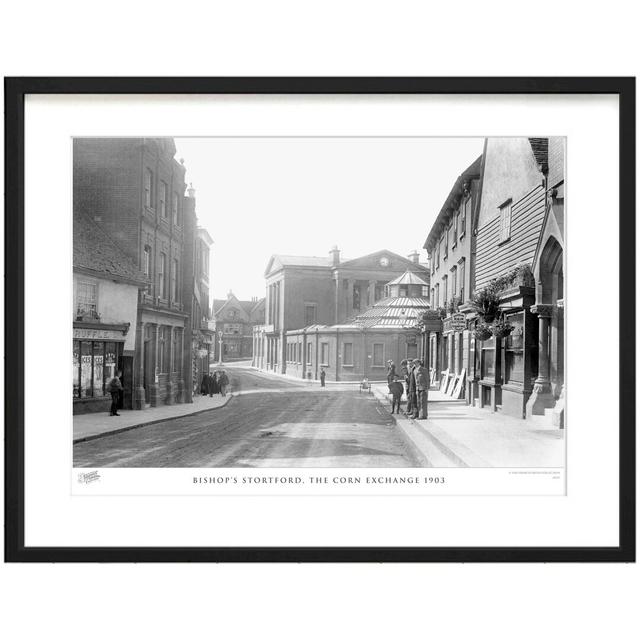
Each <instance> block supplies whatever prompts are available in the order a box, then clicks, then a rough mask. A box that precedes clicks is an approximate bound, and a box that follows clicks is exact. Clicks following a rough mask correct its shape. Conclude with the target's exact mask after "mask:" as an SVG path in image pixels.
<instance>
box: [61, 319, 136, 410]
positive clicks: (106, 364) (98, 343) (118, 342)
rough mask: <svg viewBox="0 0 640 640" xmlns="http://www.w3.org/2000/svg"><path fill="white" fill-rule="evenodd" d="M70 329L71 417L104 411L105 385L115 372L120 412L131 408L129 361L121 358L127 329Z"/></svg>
mask: <svg viewBox="0 0 640 640" xmlns="http://www.w3.org/2000/svg"><path fill="white" fill-rule="evenodd" d="M82 324H83V323H74V328H73V358H72V376H73V413H74V414H77V413H94V412H99V411H108V410H109V406H110V404H111V395H110V393H109V383H110V382H111V380H112V379H113V377H114V376H116V375H117V373H118V371H121V372H122V373H121V376H120V381H121V382H122V386H123V392H122V394H121V398H120V407H121V408H131V398H132V393H133V376H132V375H131V374H132V366H131V365H132V362H131V361H132V357H131V356H127V355H125V352H124V344H125V339H126V335H127V333H128V331H129V325H128V324H126V325H109V326H102V327H100V328H96V327H90V328H89V327H86V326H81V325H82Z"/></svg>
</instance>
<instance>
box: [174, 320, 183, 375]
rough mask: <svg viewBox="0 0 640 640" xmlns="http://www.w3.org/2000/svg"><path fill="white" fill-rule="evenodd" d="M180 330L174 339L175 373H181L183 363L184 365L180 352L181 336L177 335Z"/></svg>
mask: <svg viewBox="0 0 640 640" xmlns="http://www.w3.org/2000/svg"><path fill="white" fill-rule="evenodd" d="M177 331H178V330H176V335H175V336H174V339H173V370H174V371H180V369H181V366H180V365H181V363H182V357H181V355H182V354H181V352H180V340H179V339H178V338H179V334H178V333H177Z"/></svg>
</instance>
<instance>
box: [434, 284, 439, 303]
mask: <svg viewBox="0 0 640 640" xmlns="http://www.w3.org/2000/svg"><path fill="white" fill-rule="evenodd" d="M435 305H436V309H437V308H438V307H439V306H440V284H439V283H438V284H437V285H436V297H435Z"/></svg>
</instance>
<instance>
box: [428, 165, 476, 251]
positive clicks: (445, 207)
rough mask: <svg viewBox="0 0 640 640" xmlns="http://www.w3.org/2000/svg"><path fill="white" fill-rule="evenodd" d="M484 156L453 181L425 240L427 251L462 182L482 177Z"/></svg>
mask: <svg viewBox="0 0 640 640" xmlns="http://www.w3.org/2000/svg"><path fill="white" fill-rule="evenodd" d="M483 158H484V153H482V154H480V155H479V156H478V157H477V158H476V159H475V160H474V161H473V162H472V163H471V164H470V165H469V166H468V167H467V168H466V169H465V170H464V171H463V172H462V173H461V174H460V175H459V176H458V177H457V178H456V179H455V181H454V183H453V187H451V190H450V191H449V195H448V196H447V197H446V198H445V201H444V203H443V205H442V207H441V208H440V212H439V213H438V215H437V216H436V219H435V221H434V223H433V224H432V225H431V229H430V230H429V234H428V235H427V239H426V240H425V241H424V244H423V245H422V248H423V249H426V250H427V251H430V248H431V247H432V245H433V243H434V240H435V239H436V237H437V236H439V235H440V228H441V226H442V225H443V223H444V220H445V218H446V217H447V215H448V213H447V212H448V211H449V209H450V208H451V206H450V205H451V203H452V202H453V200H454V199H455V196H456V195H457V193H458V191H459V190H460V186H461V184H462V182H463V181H464V180H465V179H466V178H479V177H480V171H481V167H482V163H483ZM476 164H478V165H479V166H478V168H477V170H476V171H471V170H472V169H473V167H474V166H475V165H476Z"/></svg>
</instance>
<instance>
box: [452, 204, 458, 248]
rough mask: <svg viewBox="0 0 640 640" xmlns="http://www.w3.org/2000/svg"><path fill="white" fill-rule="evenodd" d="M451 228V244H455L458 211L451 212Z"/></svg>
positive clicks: (456, 239) (456, 240)
mask: <svg viewBox="0 0 640 640" xmlns="http://www.w3.org/2000/svg"><path fill="white" fill-rule="evenodd" d="M451 228H452V231H453V238H452V240H451V244H452V246H454V247H455V246H456V242H458V212H456V213H454V214H453V222H452V224H451Z"/></svg>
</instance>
